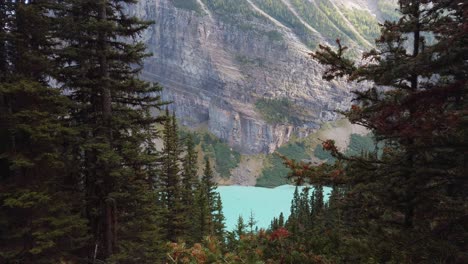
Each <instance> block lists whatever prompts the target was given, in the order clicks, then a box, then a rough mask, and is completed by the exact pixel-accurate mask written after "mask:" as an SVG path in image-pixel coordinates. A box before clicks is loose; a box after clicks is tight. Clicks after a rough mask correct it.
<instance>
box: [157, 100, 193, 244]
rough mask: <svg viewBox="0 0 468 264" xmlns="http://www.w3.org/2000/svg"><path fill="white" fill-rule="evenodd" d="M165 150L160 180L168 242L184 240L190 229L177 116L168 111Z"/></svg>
mask: <svg viewBox="0 0 468 264" xmlns="http://www.w3.org/2000/svg"><path fill="white" fill-rule="evenodd" d="M163 134H164V136H163V140H164V148H163V150H162V164H161V167H162V172H161V178H160V184H161V185H162V186H161V197H162V201H163V204H164V209H165V211H164V217H163V219H164V220H163V225H164V229H165V233H166V235H165V237H166V240H168V241H173V242H175V241H177V240H178V239H182V238H183V237H184V236H185V234H186V232H187V229H188V223H187V221H188V219H186V217H185V214H184V213H185V210H186V206H185V205H184V203H183V200H182V195H183V189H182V188H183V186H182V181H181V169H180V155H181V146H180V142H179V137H178V127H177V122H176V119H175V115H172V116H171V115H169V111H168V110H167V109H166V121H165V123H164V131H163Z"/></svg>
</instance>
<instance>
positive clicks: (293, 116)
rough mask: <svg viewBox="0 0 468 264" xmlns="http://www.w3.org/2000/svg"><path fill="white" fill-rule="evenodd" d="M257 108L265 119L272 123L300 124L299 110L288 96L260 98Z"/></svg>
mask: <svg viewBox="0 0 468 264" xmlns="http://www.w3.org/2000/svg"><path fill="white" fill-rule="evenodd" d="M255 108H256V109H257V111H258V112H259V113H260V114H261V115H262V117H263V119H264V120H265V121H267V122H268V123H270V124H281V123H288V124H300V123H301V120H300V119H299V118H298V117H297V116H298V111H297V110H296V109H295V108H294V105H293V104H292V103H291V101H289V100H288V99H287V98H280V99H267V98H261V99H258V100H257V102H256V103H255Z"/></svg>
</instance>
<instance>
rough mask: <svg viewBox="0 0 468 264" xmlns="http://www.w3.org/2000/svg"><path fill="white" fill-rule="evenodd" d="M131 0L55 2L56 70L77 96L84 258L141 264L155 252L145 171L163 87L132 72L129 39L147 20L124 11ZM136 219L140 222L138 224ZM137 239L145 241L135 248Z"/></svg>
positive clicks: (73, 115)
mask: <svg viewBox="0 0 468 264" xmlns="http://www.w3.org/2000/svg"><path fill="white" fill-rule="evenodd" d="M133 3H134V1H118V0H100V1H75V0H64V1H59V2H57V4H56V5H53V8H54V10H53V16H54V17H55V18H56V21H57V23H56V24H55V25H54V29H55V34H54V38H55V39H57V40H60V45H58V46H57V47H55V49H54V56H53V58H55V62H56V63H58V64H59V66H60V67H58V68H57V70H56V71H55V72H54V73H53V76H54V78H55V79H56V80H57V82H58V83H59V85H60V86H61V88H62V90H64V91H66V94H67V95H68V97H69V98H70V99H71V100H72V101H73V102H74V103H75V104H74V107H73V108H72V109H71V111H70V113H69V118H70V122H71V124H72V125H73V128H74V129H76V130H77V131H78V133H79V134H78V135H77V137H76V138H77V140H76V142H75V143H76V147H75V148H74V153H73V156H74V161H73V164H74V167H75V170H73V171H74V174H75V175H77V176H78V177H80V180H79V182H80V184H82V189H83V192H84V193H85V202H86V210H85V215H86V218H87V219H88V222H89V228H90V230H91V234H92V240H93V241H92V243H90V245H89V247H88V249H87V252H88V254H87V255H88V258H89V259H92V260H93V261H94V260H96V259H99V260H106V259H109V260H110V261H112V262H119V263H126V262H127V263H128V262H131V261H132V259H139V262H140V263H147V262H148V261H150V262H151V261H154V259H155V258H157V257H158V256H157V254H156V251H157V250H156V248H158V247H160V245H158V244H157V243H156V241H155V238H158V236H159V232H158V230H157V228H156V223H154V219H155V217H156V216H155V214H156V210H151V209H150V208H154V206H155V203H154V201H153V197H154V193H153V191H154V188H153V186H152V180H151V179H150V178H151V173H150V172H149V171H148V169H149V168H150V166H148V164H150V163H151V162H153V160H154V156H153V155H148V152H147V151H145V148H146V146H148V145H150V144H152V142H151V141H152V138H153V137H154V135H155V133H154V130H153V128H152V125H153V124H154V123H156V122H158V121H160V120H159V119H158V118H155V117H153V116H151V115H150V110H151V109H152V108H159V107H160V106H161V102H160V98H159V96H157V92H159V90H160V88H159V87H158V86H155V85H150V84H148V83H146V82H143V81H141V80H139V79H138V78H137V75H138V73H139V71H140V68H139V65H141V62H142V59H143V58H144V57H145V56H147V54H146V53H145V47H144V45H143V43H141V42H136V41H131V39H132V40H135V39H136V36H137V35H138V34H139V33H141V32H142V31H143V30H144V29H146V28H147V27H148V26H149V25H150V23H149V22H146V21H141V20H138V19H137V18H135V17H129V16H127V15H126V14H125V12H124V8H125V5H127V4H133ZM137 225H141V226H139V227H138V228H136V226H137ZM136 242H140V243H141V244H145V245H147V246H145V247H140V248H138V250H136V245H137V243H136Z"/></svg>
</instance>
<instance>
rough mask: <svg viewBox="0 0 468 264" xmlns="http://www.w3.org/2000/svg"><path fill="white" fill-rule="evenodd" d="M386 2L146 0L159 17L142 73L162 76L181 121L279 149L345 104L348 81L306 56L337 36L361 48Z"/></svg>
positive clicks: (390, 8) (239, 143)
mask: <svg viewBox="0 0 468 264" xmlns="http://www.w3.org/2000/svg"><path fill="white" fill-rule="evenodd" d="M394 6H395V2H394V1H388V0H351V1H348V0H313V1H312V0H141V1H139V3H138V5H137V6H136V7H133V8H132V9H131V10H130V12H131V13H132V14H136V15H138V16H139V17H141V18H143V19H148V20H154V21H155V24H154V26H152V28H151V29H150V30H148V31H147V32H146V33H145V34H144V35H143V36H142V38H143V39H144V41H145V42H146V44H147V45H148V49H149V51H150V52H152V53H153V55H152V56H151V57H150V58H148V59H147V60H146V61H145V65H144V67H145V68H144V73H143V78H145V79H147V80H150V81H157V82H159V83H161V84H162V85H163V86H164V88H165V92H164V97H165V98H166V99H167V100H170V101H174V103H173V107H175V108H176V111H177V115H178V116H179V117H180V118H181V120H182V122H183V124H185V125H188V126H191V127H199V126H202V127H203V126H204V127H207V128H208V129H209V131H211V132H212V133H214V134H215V135H216V136H218V137H219V138H221V139H223V140H225V141H226V142H228V143H229V144H230V145H231V146H232V147H234V148H235V149H237V150H239V151H241V152H243V153H260V152H272V151H274V150H275V149H276V148H277V147H278V146H280V145H282V144H284V143H285V142H287V141H288V140H289V138H290V137H291V136H292V135H293V134H296V135H297V136H300V137H303V136H306V135H308V134H310V133H311V132H313V131H315V130H316V129H317V128H318V127H319V126H320V124H321V123H322V122H323V121H329V120H333V119H335V118H337V114H336V113H335V112H334V111H335V110H337V109H346V108H348V107H349V105H350V102H351V96H350V91H351V90H352V89H355V88H358V86H357V85H356V86H355V87H351V86H350V85H349V84H345V83H344V82H340V81H334V82H325V81H323V80H322V79H321V72H322V67H321V66H320V65H318V64H317V63H316V62H315V61H313V60H311V59H310V58H309V56H308V55H307V53H308V52H310V51H311V50H314V49H315V48H316V47H317V46H318V44H320V43H323V44H329V45H333V44H334V42H335V40H336V39H337V38H339V39H341V40H342V42H343V43H344V44H345V45H348V46H350V48H351V49H352V50H354V51H355V52H354V54H355V55H357V54H358V53H359V51H360V50H365V49H368V48H370V47H371V46H372V45H373V39H374V38H376V37H377V36H378V34H379V28H378V21H382V20H384V19H394V18H395V17H396V16H397V14H396V13H395V11H394Z"/></svg>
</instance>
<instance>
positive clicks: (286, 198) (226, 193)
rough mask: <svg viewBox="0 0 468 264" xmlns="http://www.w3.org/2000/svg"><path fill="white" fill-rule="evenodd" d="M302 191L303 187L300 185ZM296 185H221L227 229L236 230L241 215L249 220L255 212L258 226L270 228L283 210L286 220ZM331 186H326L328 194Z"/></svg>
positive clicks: (219, 189)
mask: <svg viewBox="0 0 468 264" xmlns="http://www.w3.org/2000/svg"><path fill="white" fill-rule="evenodd" d="M299 188H300V190H299V191H301V190H302V188H303V187H299ZM294 189H295V186H293V185H283V186H279V187H276V188H262V187H251V186H248V187H247V186H220V187H218V192H219V193H220V195H221V200H222V202H223V213H224V216H225V218H226V229H227V230H234V228H235V226H236V224H237V219H238V218H239V215H241V216H242V217H243V218H244V223H247V222H248V219H249V217H250V213H251V212H253V215H254V218H255V220H256V221H257V227H258V228H265V229H266V228H268V227H269V226H270V223H271V220H273V217H278V216H279V214H280V213H281V212H283V214H284V217H285V220H286V219H287V218H288V216H289V214H290V208H291V200H292V198H293V194H294ZM329 192H330V188H324V195H325V196H327V195H328V193H329Z"/></svg>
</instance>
